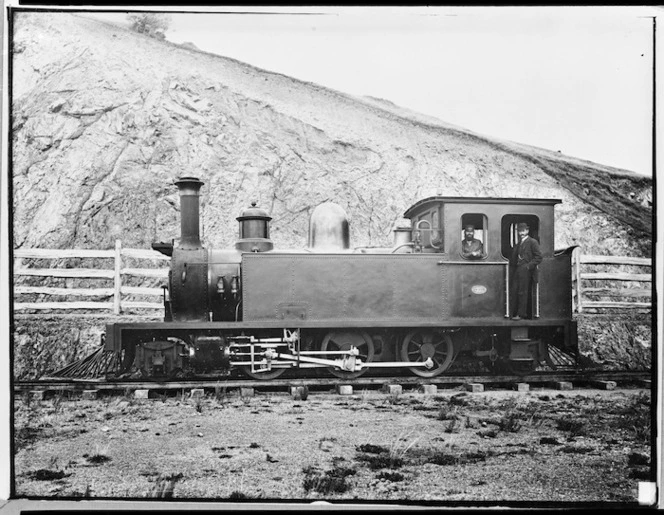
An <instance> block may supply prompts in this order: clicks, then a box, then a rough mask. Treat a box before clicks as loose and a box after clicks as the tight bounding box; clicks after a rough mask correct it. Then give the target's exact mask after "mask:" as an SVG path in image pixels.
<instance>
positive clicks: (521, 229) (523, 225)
mask: <svg viewBox="0 0 664 515" xmlns="http://www.w3.org/2000/svg"><path fill="white" fill-rule="evenodd" d="M524 229H525V230H526V231H527V230H529V229H530V227H529V226H528V224H527V223H525V222H521V223H519V224H518V225H517V226H516V230H517V231H523V230H524Z"/></svg>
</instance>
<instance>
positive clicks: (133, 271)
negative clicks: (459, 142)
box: [14, 240, 652, 316]
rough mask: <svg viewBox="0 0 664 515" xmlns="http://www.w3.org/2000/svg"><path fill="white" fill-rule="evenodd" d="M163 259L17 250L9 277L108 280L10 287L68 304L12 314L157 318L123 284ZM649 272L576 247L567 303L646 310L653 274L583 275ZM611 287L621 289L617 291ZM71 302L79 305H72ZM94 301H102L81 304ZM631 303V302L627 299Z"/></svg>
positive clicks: (151, 290)
mask: <svg viewBox="0 0 664 515" xmlns="http://www.w3.org/2000/svg"><path fill="white" fill-rule="evenodd" d="M73 258H101V259H113V267H112V269H108V270H106V269H99V268H30V267H27V266H24V260H25V259H40V260H41V259H46V260H57V259H73ZM127 258H129V259H132V260H152V261H154V262H156V263H157V265H159V264H163V265H164V266H163V267H162V268H136V267H125V266H123V263H124V260H125V259H127ZM169 261H170V258H169V257H168V256H165V255H163V254H161V253H160V252H157V251H155V250H144V249H129V248H123V247H122V243H121V241H120V240H117V241H116V242H115V249H114V250H90V249H17V250H15V251H14V276H16V277H18V276H33V277H52V278H64V279H91V280H93V281H94V280H102V281H107V282H108V281H110V280H112V281H113V286H112V287H111V286H107V287H84V288H81V287H72V288H67V287H59V286H25V285H21V284H18V285H15V286H14V296H15V301H16V300H17V299H19V298H20V297H21V296H22V295H45V296H60V297H67V298H69V299H70V300H67V301H38V302H34V301H33V302H21V301H18V302H15V303H14V309H15V310H16V311H40V310H67V311H70V310H94V311H98V310H106V311H108V310H110V311H112V312H113V313H114V314H116V315H119V314H121V313H128V312H131V311H132V310H137V309H139V310H148V312H149V313H153V314H154V316H161V315H162V313H163V312H162V311H160V310H163V307H164V306H163V302H161V297H163V295H164V292H163V289H162V288H156V287H145V286H130V285H127V284H123V280H124V278H126V277H128V276H131V277H145V278H161V279H166V278H167V277H168V267H167V264H168V262H169ZM598 265H600V266H604V267H605V268H606V267H608V268H611V267H625V266H627V267H635V266H636V267H648V268H651V267H652V262H651V260H650V259H648V258H637V257H629V256H592V255H584V254H581V252H580V250H579V249H578V248H577V249H575V251H574V254H573V256H572V292H571V295H572V304H573V307H574V311H575V312H576V313H584V312H589V313H592V312H597V311H598V310H608V311H609V312H610V311H611V310H615V309H621V310H650V309H652V302H651V300H648V298H652V287H651V285H652V274H649V273H642V271H639V272H633V271H631V270H630V271H627V272H625V271H623V270H615V271H602V272H592V271H587V269H588V268H589V267H593V266H598ZM615 282H618V283H620V284H622V286H616V284H615ZM132 295H140V296H147V297H157V298H159V302H150V301H136V300H132V299H127V298H125V297H126V296H132ZM71 298H80V299H81V300H76V301H72V300H71ZM90 298H97V299H103V300H94V301H93V300H85V299H90ZM629 299H631V300H629Z"/></svg>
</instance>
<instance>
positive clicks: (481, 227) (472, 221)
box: [459, 213, 489, 259]
mask: <svg viewBox="0 0 664 515" xmlns="http://www.w3.org/2000/svg"><path fill="white" fill-rule="evenodd" d="M488 229H489V224H488V220H487V217H486V215H485V214H483V213H466V214H464V215H463V216H462V217H461V234H460V240H461V247H460V249H461V250H460V251H459V252H460V254H461V257H462V258H463V259H483V258H486V256H487V251H488V249H487V245H488V241H489V238H488Z"/></svg>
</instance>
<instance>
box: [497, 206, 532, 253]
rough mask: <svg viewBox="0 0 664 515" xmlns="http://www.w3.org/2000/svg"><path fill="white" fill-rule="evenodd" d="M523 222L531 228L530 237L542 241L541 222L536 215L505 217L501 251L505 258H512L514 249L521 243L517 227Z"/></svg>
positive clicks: (501, 230)
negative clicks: (540, 234)
mask: <svg viewBox="0 0 664 515" xmlns="http://www.w3.org/2000/svg"><path fill="white" fill-rule="evenodd" d="M521 222H525V223H527V224H528V226H529V227H530V231H529V236H530V237H531V238H534V239H536V240H537V241H538V242H539V241H540V237H539V228H540V220H539V218H538V217H537V216H535V215H505V216H503V219H502V221H501V223H500V235H501V238H500V241H501V243H500V247H501V248H500V250H501V252H502V254H503V256H504V257H506V258H508V259H509V257H510V254H511V253H512V247H514V246H515V245H516V244H517V242H518V241H519V235H518V233H517V229H516V227H517V225H518V224H519V223H521Z"/></svg>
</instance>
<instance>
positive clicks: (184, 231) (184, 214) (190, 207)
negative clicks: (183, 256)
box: [175, 177, 205, 250]
mask: <svg viewBox="0 0 664 515" xmlns="http://www.w3.org/2000/svg"><path fill="white" fill-rule="evenodd" d="M203 184H205V183H204V182H202V181H200V180H198V178H197V177H182V178H181V179H180V180H179V181H177V182H176V183H175V185H176V186H177V187H178V189H179V190H180V233H181V234H180V246H179V247H180V248H181V249H188V250H191V249H200V248H201V247H202V245H201V235H200V212H199V200H198V198H199V197H200V194H199V190H200V189H201V186H203Z"/></svg>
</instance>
